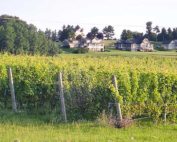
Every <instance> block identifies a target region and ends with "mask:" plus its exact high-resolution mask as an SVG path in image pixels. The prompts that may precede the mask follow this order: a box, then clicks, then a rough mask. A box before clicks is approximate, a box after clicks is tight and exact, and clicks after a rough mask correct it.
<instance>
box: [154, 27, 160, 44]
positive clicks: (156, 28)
mask: <svg viewBox="0 0 177 142" xmlns="http://www.w3.org/2000/svg"><path fill="white" fill-rule="evenodd" d="M153 31H154V32H155V33H156V42H157V36H158V34H159V33H160V30H159V26H155V27H154V28H153Z"/></svg>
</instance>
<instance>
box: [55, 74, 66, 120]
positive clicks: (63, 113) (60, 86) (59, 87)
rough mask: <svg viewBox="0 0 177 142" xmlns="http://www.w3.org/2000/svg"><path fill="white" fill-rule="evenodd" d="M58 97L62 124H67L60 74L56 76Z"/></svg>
mask: <svg viewBox="0 0 177 142" xmlns="http://www.w3.org/2000/svg"><path fill="white" fill-rule="evenodd" d="M57 84H58V95H59V96H60V103H61V113H62V117H63V120H64V122H67V116H66V107H65V98H64V88H63V80H62V73H61V72H60V73H59V74H58V83H57Z"/></svg>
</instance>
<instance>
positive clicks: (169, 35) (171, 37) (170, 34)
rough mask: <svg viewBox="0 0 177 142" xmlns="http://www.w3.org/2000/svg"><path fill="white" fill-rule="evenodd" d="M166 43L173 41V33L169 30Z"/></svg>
mask: <svg viewBox="0 0 177 142" xmlns="http://www.w3.org/2000/svg"><path fill="white" fill-rule="evenodd" d="M167 31H168V41H172V40H173V33H172V30H171V28H168V30H167Z"/></svg>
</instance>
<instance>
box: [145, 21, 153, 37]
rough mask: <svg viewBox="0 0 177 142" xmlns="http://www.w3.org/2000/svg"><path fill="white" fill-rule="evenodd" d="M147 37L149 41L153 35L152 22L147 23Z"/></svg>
mask: <svg viewBox="0 0 177 142" xmlns="http://www.w3.org/2000/svg"><path fill="white" fill-rule="evenodd" d="M146 30H147V31H146V35H145V37H147V38H148V39H149V40H150V39H151V35H152V22H150V21H149V22H147V23H146Z"/></svg>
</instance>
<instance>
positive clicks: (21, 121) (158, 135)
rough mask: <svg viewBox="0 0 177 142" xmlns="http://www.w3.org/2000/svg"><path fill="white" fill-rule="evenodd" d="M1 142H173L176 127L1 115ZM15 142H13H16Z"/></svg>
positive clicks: (170, 125) (175, 137) (176, 131)
mask: <svg viewBox="0 0 177 142" xmlns="http://www.w3.org/2000/svg"><path fill="white" fill-rule="evenodd" d="M0 119H1V120H0V141H1V142H131V141H136V142H176V141H177V135H176V133H177V125H174V124H168V125H161V124H159V125H154V124H152V123H150V122H148V123H147V122H143V123H142V122H136V124H134V125H133V126H131V127H129V128H123V129H117V128H112V127H109V126H103V125H100V124H98V123H96V122H75V123H74V122H73V123H68V124H54V123H44V121H43V120H44V119H42V118H36V117H35V116H27V115H24V114H16V115H13V114H11V115H3V116H2V114H1V116H0ZM15 140H16V141H15Z"/></svg>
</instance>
